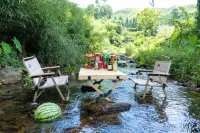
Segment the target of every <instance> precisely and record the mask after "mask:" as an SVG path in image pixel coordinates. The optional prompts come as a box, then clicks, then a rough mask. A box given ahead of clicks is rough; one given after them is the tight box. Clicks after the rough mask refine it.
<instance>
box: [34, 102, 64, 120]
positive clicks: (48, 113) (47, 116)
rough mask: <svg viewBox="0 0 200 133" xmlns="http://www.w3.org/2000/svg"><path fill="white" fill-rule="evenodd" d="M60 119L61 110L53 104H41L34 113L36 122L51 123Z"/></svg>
mask: <svg viewBox="0 0 200 133" xmlns="http://www.w3.org/2000/svg"><path fill="white" fill-rule="evenodd" d="M61 117H62V110H61V108H60V107H59V106H58V105H57V104H55V103H50V102H48V103H43V104H42V105H40V106H39V107H38V108H37V109H36V111H35V120H36V121H37V122H42V123H47V122H53V121H56V120H58V119H60V118H61Z"/></svg>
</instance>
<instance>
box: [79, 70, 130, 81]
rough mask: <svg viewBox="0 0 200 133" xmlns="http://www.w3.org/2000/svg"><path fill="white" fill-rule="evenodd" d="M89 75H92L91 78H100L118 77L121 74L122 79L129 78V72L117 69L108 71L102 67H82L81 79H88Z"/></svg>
mask: <svg viewBox="0 0 200 133" xmlns="http://www.w3.org/2000/svg"><path fill="white" fill-rule="evenodd" d="M88 76H91V80H95V79H97V80H99V79H117V76H119V78H120V79H127V78H128V76H127V74H125V73H123V72H120V71H117V72H114V71H108V70H106V69H100V70H92V69H85V68H81V69H80V71H79V77H78V79H79V80H87V79H88Z"/></svg>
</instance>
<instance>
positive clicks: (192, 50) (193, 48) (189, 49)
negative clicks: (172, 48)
mask: <svg viewBox="0 0 200 133" xmlns="http://www.w3.org/2000/svg"><path fill="white" fill-rule="evenodd" d="M195 50H196V47H194V46H190V47H189V48H188V51H189V52H190V53H194V51H195Z"/></svg>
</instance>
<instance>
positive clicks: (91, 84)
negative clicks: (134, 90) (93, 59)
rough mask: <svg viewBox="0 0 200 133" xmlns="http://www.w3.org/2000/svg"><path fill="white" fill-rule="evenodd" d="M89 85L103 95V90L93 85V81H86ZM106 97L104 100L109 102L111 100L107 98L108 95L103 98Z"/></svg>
mask: <svg viewBox="0 0 200 133" xmlns="http://www.w3.org/2000/svg"><path fill="white" fill-rule="evenodd" d="M86 82H87V83H88V84H89V85H90V86H92V87H93V88H94V89H95V90H96V91H97V92H98V93H99V94H100V95H103V92H101V91H100V90H99V89H98V88H97V87H96V86H95V85H93V83H91V82H90V81H88V80H87V81H86ZM105 99H106V101H108V102H110V101H111V100H110V99H109V98H108V97H106V98H105Z"/></svg>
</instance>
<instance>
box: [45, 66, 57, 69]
mask: <svg viewBox="0 0 200 133" xmlns="http://www.w3.org/2000/svg"><path fill="white" fill-rule="evenodd" d="M59 68H60V66H52V67H44V68H42V70H52V69H59Z"/></svg>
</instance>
